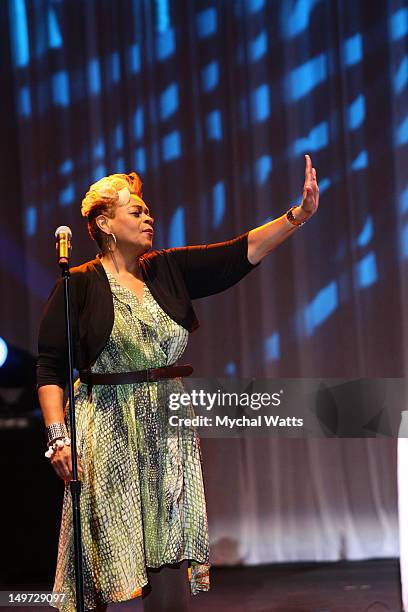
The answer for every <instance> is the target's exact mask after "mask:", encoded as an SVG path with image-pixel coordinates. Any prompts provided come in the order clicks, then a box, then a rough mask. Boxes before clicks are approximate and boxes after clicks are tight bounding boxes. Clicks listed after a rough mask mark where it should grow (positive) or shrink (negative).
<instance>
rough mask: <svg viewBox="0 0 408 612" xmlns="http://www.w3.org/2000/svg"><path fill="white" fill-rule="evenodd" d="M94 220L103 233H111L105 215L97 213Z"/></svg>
mask: <svg viewBox="0 0 408 612" xmlns="http://www.w3.org/2000/svg"><path fill="white" fill-rule="evenodd" d="M95 221H96V225H97V226H98V227H99V229H100V230H102V232H105V234H110V233H111V231H110V228H109V221H108V219H107V217H105V215H98V216H97V217H96V219H95Z"/></svg>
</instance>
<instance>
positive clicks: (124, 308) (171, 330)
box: [54, 272, 209, 612]
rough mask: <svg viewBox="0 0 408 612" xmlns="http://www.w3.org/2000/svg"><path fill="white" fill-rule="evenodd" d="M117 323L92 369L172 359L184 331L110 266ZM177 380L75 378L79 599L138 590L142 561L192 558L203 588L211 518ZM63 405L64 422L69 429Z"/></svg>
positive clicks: (194, 583) (61, 584)
mask: <svg viewBox="0 0 408 612" xmlns="http://www.w3.org/2000/svg"><path fill="white" fill-rule="evenodd" d="M107 276H108V279H109V283H110V286H111V290H112V294H113V302H114V313H115V318H114V326H113V329H112V332H111V335H110V338H109V340H108V342H107V344H106V346H105V348H104V349H103V351H102V353H101V354H100V356H99V357H98V359H97V361H96V362H95V364H94V365H93V367H92V372H98V373H101V372H126V371H132V370H142V369H145V368H151V367H159V366H165V365H171V364H173V363H175V362H176V361H177V360H178V359H179V358H180V356H181V355H182V353H183V352H184V350H185V347H186V345H187V340H188V332H187V331H186V330H185V329H184V328H183V327H181V326H180V325H179V324H178V323H176V322H175V321H173V320H172V319H171V318H170V317H169V316H168V315H167V314H166V313H165V312H164V311H163V310H162V309H161V307H160V306H159V305H158V304H157V302H156V301H155V299H154V298H153V296H152V294H151V293H150V291H149V289H148V287H147V285H144V288H143V296H142V298H141V299H140V300H139V299H138V298H137V297H136V295H135V294H134V293H133V292H132V291H130V290H129V289H127V288H126V287H124V286H122V285H120V284H119V283H118V282H117V280H116V279H115V277H114V276H113V275H112V274H110V273H109V272H107ZM183 390H184V388H183V384H182V380H181V379H166V380H160V381H158V382H153V383H138V384H126V385H95V386H93V387H92V388H91V389H88V386H87V385H85V384H83V383H81V384H79V386H78V387H77V389H76V395H75V397H76V401H75V409H76V420H77V449H78V455H79V459H80V462H81V466H82V468H83V476H82V488H81V525H82V539H83V568H84V596H85V608H86V609H92V608H95V607H96V606H97V605H100V604H102V603H105V602H117V601H126V600H128V599H132V598H134V597H137V596H139V595H141V593H142V587H143V586H144V585H146V584H147V582H148V579H147V573H146V566H147V567H152V568H157V567H160V566H161V565H164V564H168V563H177V562H178V561H181V560H183V559H188V560H189V569H188V576H186V580H187V579H189V580H190V588H191V593H192V594H196V593H198V592H199V591H207V590H208V589H209V550H208V525H207V515H206V505H205V497H204V486H203V478H202V470H201V451H200V442H199V438H198V435H197V432H196V431H195V429H194V428H191V427H179V426H171V425H170V423H169V417H171V416H172V415H174V414H177V415H178V416H180V417H183V416H184V417H192V416H194V413H193V409H192V407H191V406H187V407H183V408H180V409H179V410H178V411H177V413H176V412H175V411H173V410H172V409H171V408H170V398H171V397H174V396H172V395H171V394H173V393H177V394H179V393H182V392H183ZM68 411H69V407H68V409H67V412H66V421H67V426H68V428H69V420H68ZM57 592H58V593H64V594H65V598H64V602H63V603H62V604H58V605H54V607H58V608H59V609H60V610H62V612H71V611H72V612H73V611H74V610H75V571H74V548H73V528H72V501H71V493H70V489H69V486H68V485H66V487H65V492H64V500H63V509H62V521H61V530H60V538H59V546H58V560H57V569H56V576H55V583H54V593H57Z"/></svg>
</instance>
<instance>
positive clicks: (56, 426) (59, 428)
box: [45, 422, 68, 446]
mask: <svg viewBox="0 0 408 612" xmlns="http://www.w3.org/2000/svg"><path fill="white" fill-rule="evenodd" d="M45 431H46V434H47V444H48V446H51V444H53V442H55V440H58V439H63V438H66V437H67V436H68V431H67V427H66V425H65V423H61V422H57V423H51V424H50V425H48V427H46V428H45Z"/></svg>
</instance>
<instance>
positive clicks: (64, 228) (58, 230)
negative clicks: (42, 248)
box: [55, 225, 72, 240]
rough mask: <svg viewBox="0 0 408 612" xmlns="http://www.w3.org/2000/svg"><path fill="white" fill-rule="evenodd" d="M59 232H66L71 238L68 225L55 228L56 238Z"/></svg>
mask: <svg viewBox="0 0 408 612" xmlns="http://www.w3.org/2000/svg"><path fill="white" fill-rule="evenodd" d="M60 234H68V237H69V239H70V240H71V238H72V232H71V228H69V227H68V225H60V226H59V227H57V229H56V230H55V237H56V238H58V236H59V235H60Z"/></svg>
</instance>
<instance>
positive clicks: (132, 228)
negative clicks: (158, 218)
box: [98, 194, 154, 253]
mask: <svg viewBox="0 0 408 612" xmlns="http://www.w3.org/2000/svg"><path fill="white" fill-rule="evenodd" d="M104 219H105V223H104V224H103V226H102V227H103V230H104V231H105V232H106V233H110V232H113V233H114V234H115V237H116V240H117V245H118V247H121V246H122V247H125V248H126V247H130V246H132V247H140V249H138V250H140V252H142V253H145V252H146V251H148V250H149V249H150V248H151V247H152V241H153V223H154V219H153V217H152V216H151V215H150V211H149V208H148V207H147V206H146V204H145V203H144V202H143V200H142V199H141V198H139V196H137V195H135V194H131V195H130V200H129V202H128V203H127V204H124V205H118V206H117V207H116V208H115V216H114V217H113V219H110V218H108V217H104ZM98 225H99V224H98Z"/></svg>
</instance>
